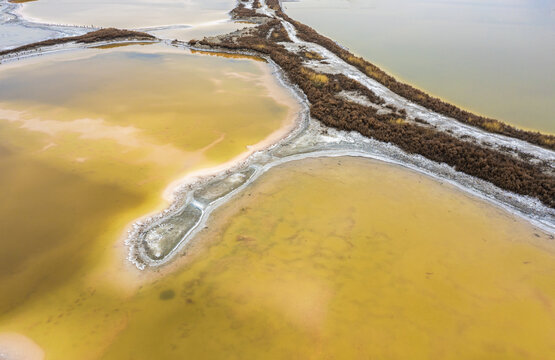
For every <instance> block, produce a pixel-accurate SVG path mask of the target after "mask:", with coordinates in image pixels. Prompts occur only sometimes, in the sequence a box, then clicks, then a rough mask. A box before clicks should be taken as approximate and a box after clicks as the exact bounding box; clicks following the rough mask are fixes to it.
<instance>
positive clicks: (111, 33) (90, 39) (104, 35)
mask: <svg viewBox="0 0 555 360" xmlns="http://www.w3.org/2000/svg"><path fill="white" fill-rule="evenodd" d="M121 40H140V41H149V40H150V41H153V40H156V37H154V36H152V35H150V34H147V33H145V32H140V31H131V30H120V29H115V28H107V29H100V30H96V31H91V32H89V33H86V34H84V35H79V36H68V37H62V38H56V39H49V40H44V41H39V42H36V43H32V44H27V45H23V46H19V47H17V48H14V49H9V50H4V51H0V56H5V55H11V54H20V53H23V52H25V51H31V50H37V49H40V48H43V47H47V46H54V45H60V44H67V43H71V42H75V43H80V44H91V43H96V42H102V41H121Z"/></svg>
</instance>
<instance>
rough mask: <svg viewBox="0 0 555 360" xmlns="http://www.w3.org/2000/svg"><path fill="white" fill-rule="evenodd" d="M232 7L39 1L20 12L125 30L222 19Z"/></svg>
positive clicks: (171, 0) (229, 0) (150, 0)
mask: <svg viewBox="0 0 555 360" xmlns="http://www.w3.org/2000/svg"><path fill="white" fill-rule="evenodd" d="M234 6H235V1H233V0H209V1H200V0H192V1H181V0H117V1H90V0H40V1H35V2H31V3H27V4H25V5H24V7H23V10H22V11H21V13H22V14H23V16H24V17H25V18H28V19H33V20H35V21H39V22H45V23H49V24H71V25H82V26H90V25H92V26H95V27H117V28H126V29H129V28H143V27H155V26H161V25H175V24H187V25H197V24H201V23H206V22H212V21H217V20H225V19H228V18H229V16H228V15H227V12H228V11H229V10H231V9H232V8H233V7H234Z"/></svg>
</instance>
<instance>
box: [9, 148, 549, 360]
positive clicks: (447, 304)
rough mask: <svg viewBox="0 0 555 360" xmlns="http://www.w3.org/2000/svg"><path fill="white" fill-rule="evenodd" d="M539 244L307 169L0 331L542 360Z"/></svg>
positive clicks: (89, 341) (268, 183)
mask: <svg viewBox="0 0 555 360" xmlns="http://www.w3.org/2000/svg"><path fill="white" fill-rule="evenodd" d="M108 223H109V225H108V226H109V227H117V224H116V223H117V221H116V220H114V217H112V218H111V219H110V220H109V221H108ZM114 232H115V231H114ZM549 237H550V236H549V235H548V234H545V233H543V232H541V231H539V230H538V229H535V228H534V227H533V226H531V225H530V224H528V223H526V222H523V221H521V220H519V219H517V218H515V217H513V216H512V215H510V214H508V213H506V212H504V211H503V210H500V209H498V208H495V207H493V206H492V205H490V204H488V203H485V202H483V201H480V200H477V199H475V198H473V197H471V196H469V195H467V194H465V193H462V192H461V191H459V190H456V189H454V188H452V187H451V186H449V185H446V184H441V183H439V182H437V181H435V180H432V179H430V178H428V177H426V176H423V175H420V174H417V173H414V172H412V171H409V170H406V169H404V168H401V167H397V166H391V165H388V164H384V163H381V162H377V161H371V160H366V159H360V158H345V157H343V158H327V159H311V160H302V161H300V162H293V163H289V164H286V165H282V166H280V167H278V168H274V169H272V170H270V171H269V172H268V173H266V174H264V175H263V176H262V177H261V178H260V179H259V180H257V181H256V182H255V183H254V184H253V185H252V187H250V188H249V189H247V190H246V191H245V192H243V193H241V194H240V195H238V196H237V197H236V198H234V199H233V201H232V202H230V203H228V204H226V205H224V206H223V207H222V208H220V209H218V210H216V211H215V212H214V214H213V215H212V218H211V221H210V222H209V224H208V227H207V228H206V229H205V230H204V231H203V232H201V233H200V235H199V237H198V238H197V239H196V240H195V242H194V243H193V244H192V245H191V246H190V247H189V248H188V249H187V250H186V256H180V257H179V258H178V259H176V260H175V261H174V262H173V263H172V264H170V265H169V266H166V267H165V268H162V269H160V270H158V271H157V272H154V273H152V272H142V273H140V272H138V271H137V270H133V268H131V267H125V266H124V267H123V269H125V270H122V267H121V263H120V261H121V259H120V261H105V262H98V261H97V263H96V264H92V261H91V262H89V263H88V264H86V266H85V267H86V268H87V269H86V270H87V271H82V272H81V273H80V274H76V275H75V276H72V277H71V278H69V279H67V280H66V281H65V282H64V283H63V284H61V285H60V286H59V287H57V288H56V289H54V290H52V291H50V292H47V293H43V294H41V295H40V296H35V297H34V299H33V301H29V302H27V303H25V304H24V305H23V306H20V307H19V308H17V309H16V310H14V311H12V312H10V313H8V314H5V315H4V316H2V317H0V332H2V331H10V332H17V333H20V334H24V335H25V336H28V337H29V338H30V339H32V340H33V341H35V342H36V343H37V344H38V345H39V346H41V347H42V348H43V349H44V351H45V352H46V356H47V358H51V359H58V358H79V359H97V358H102V359H175V358H193V359H199V358H202V359H222V358H224V359H253V358H264V359H322V358H329V359H360V358H378V359H407V358H410V359H434V358H441V359H548V358H552V357H553V356H554V355H555V344H554V343H553V341H552V339H553V334H555V316H554V313H553V304H554V301H555V283H554V282H553V277H554V276H555V262H554V260H555V247H554V244H553V240H552V239H550V238H549ZM99 244H100V242H99V241H95V244H93V245H91V246H90V248H91V249H94V251H95V252H96V253H97V254H98V253H102V252H105V253H106V252H107V253H117V251H116V250H114V249H111V248H110V247H109V246H104V247H102V246H100V245H99ZM182 255H183V254H182ZM98 256H99V255H98ZM98 256H97V259H98ZM83 270H85V269H83ZM129 280H131V281H130V282H128V283H126V281H129ZM126 284H132V285H129V286H126Z"/></svg>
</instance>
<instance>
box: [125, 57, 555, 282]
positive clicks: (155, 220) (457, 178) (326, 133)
mask: <svg viewBox="0 0 555 360" xmlns="http://www.w3.org/2000/svg"><path fill="white" fill-rule="evenodd" d="M192 49H194V47H192ZM202 50H206V49H202ZM208 51H212V52H215V53H217V52H221V50H208ZM231 53H235V54H237V53H238V54H241V55H253V53H249V52H231ZM267 61H268V62H269V63H271V64H273V61H272V60H271V59H270V58H267ZM274 66H277V65H275V64H274ZM283 81H284V82H283V84H284V85H285V86H286V87H287V88H288V89H289V90H290V91H292V92H294V93H295V94H297V95H298V96H299V97H300V98H301V99H302V104H303V109H304V116H303V119H301V120H300V122H299V124H298V127H297V129H298V130H299V131H297V132H295V133H293V134H290V136H289V137H288V138H286V139H285V140H284V141H282V142H280V143H277V144H274V145H273V146H271V147H270V148H269V149H268V150H267V151H266V152H265V153H258V154H255V155H258V156H252V157H251V158H249V159H247V161H245V163H242V164H239V165H237V166H236V167H234V168H231V169H228V170H227V171H225V172H224V173H223V174H220V175H219V176H218V175H216V176H207V177H205V178H197V179H194V180H195V181H196V182H193V183H187V184H183V185H182V187H181V188H180V189H177V190H176V195H175V196H174V202H173V203H172V204H171V205H170V206H169V207H168V208H166V209H165V210H164V211H162V212H160V213H158V214H156V215H155V216H151V217H148V218H147V219H143V220H142V221H140V222H137V223H135V224H134V226H133V230H132V231H131V232H130V233H129V234H128V238H127V239H126V244H127V245H128V247H129V253H128V259H129V260H130V261H131V262H132V263H134V264H135V266H137V268H139V269H145V268H146V267H149V268H151V269H156V272H157V273H158V272H164V273H165V271H164V270H162V269H161V267H164V266H166V265H168V264H171V263H172V262H173V261H172V260H173V259H174V257H175V256H176V255H177V254H178V253H181V252H182V251H186V250H187V249H188V246H189V244H190V243H194V239H195V238H196V236H197V234H198V233H199V232H200V231H202V230H203V228H204V226H205V224H207V222H208V221H209V219H210V214H211V213H212V212H213V211H214V210H215V209H217V208H219V207H220V206H221V205H223V204H225V203H227V202H228V201H230V200H231V199H232V198H233V197H234V196H235V195H236V194H237V193H239V192H241V191H243V190H244V189H246V188H247V187H248V186H249V185H250V184H251V183H252V182H254V181H256V179H257V178H258V177H259V176H260V175H262V174H263V173H265V172H266V171H268V170H269V169H271V168H273V167H274V166H277V165H280V164H283V163H285V162H289V161H295V160H302V159H304V158H313V157H337V156H356V157H364V158H371V159H375V160H379V161H383V162H386V163H389V164H395V165H399V166H402V167H404V168H407V169H409V170H412V171H416V172H418V173H422V174H424V175H427V176H430V177H432V178H433V179H434V180H436V181H440V182H448V183H449V184H451V185H453V186H455V187H456V188H458V189H460V190H461V191H463V192H465V193H467V194H468V195H470V196H474V197H476V198H478V199H480V200H483V201H487V202H488V203H491V204H492V205H494V206H496V207H498V208H500V209H502V210H504V211H507V212H508V213H510V214H512V215H515V216H518V217H520V218H522V219H524V220H525V221H527V222H529V223H530V224H531V225H533V226H536V227H538V228H540V229H542V230H543V231H545V232H547V233H550V234H552V233H555V211H552V210H551V209H548V208H546V207H545V206H544V205H542V204H541V203H539V202H538V201H537V200H535V199H532V198H527V197H523V196H520V195H516V194H513V193H509V192H507V191H504V190H501V189H499V188H496V187H494V186H493V185H491V184H489V183H488V182H486V181H483V180H480V179H476V178H474V177H472V176H469V175H466V174H462V173H460V172H458V171H456V170H455V169H453V168H452V167H449V166H445V164H437V163H435V162H433V161H430V160H427V159H422V158H421V157H419V156H414V155H410V154H407V153H404V152H403V151H401V150H400V149H397V148H396V147H394V146H393V145H390V144H384V143H381V142H378V141H376V140H373V139H369V138H366V137H364V136H363V135H360V134H358V133H356V132H345V131H341V130H335V129H333V128H327V127H325V126H324V125H319V123H317V122H316V121H315V120H311V119H309V104H308V101H307V99H306V97H305V96H304V94H303V93H302V92H301V91H300V90H299V89H298V88H297V87H296V86H295V85H292V84H290V83H289V82H288V81H287V80H286V79H283ZM311 126H312V127H316V128H315V129H314V128H310V127H311ZM330 132H331V133H330ZM330 139H331V140H330ZM322 140H323V142H324V143H325V142H326V141H329V142H330V143H331V145H330V146H329V147H328V148H327V149H326V148H325V146H324V148H322V149H318V148H314V144H319V143H322ZM295 142H297V143H300V144H304V145H307V144H308V145H307V147H308V148H301V149H297V150H295V149H294V150H293V152H292V153H291V154H290V155H291V156H287V154H282V155H284V156H283V157H281V158H274V159H273V160H274V161H272V159H271V157H272V155H271V152H275V153H280V152H281V151H283V149H284V148H287V146H291V144H293V146H295V144H294V143H295ZM365 142H366V144H365V146H364V145H363V147H362V148H358V149H357V148H356V145H354V146H355V148H354V149H349V147H350V146H351V147H352V146H353V144H360V143H365ZM295 151H298V153H295ZM286 152H287V151H286ZM260 159H262V162H263V163H262V164H261V165H257V164H256V162H257V160H260ZM264 160H266V161H268V162H264ZM249 167H256V170H255V173H254V174H252V175H251V176H250V178H249V179H248V180H247V181H246V182H245V183H243V184H241V185H240V186H238V187H236V188H233V189H232V191H231V192H229V193H226V194H225V195H224V196H222V197H219V198H217V199H216V200H214V201H212V202H209V203H208V204H207V205H204V206H202V213H201V215H200V217H199V219H198V220H197V221H196V223H194V224H193V225H192V227H191V228H190V229H188V230H187V233H186V234H185V235H184V237H183V238H181V239H179V241H178V242H177V244H175V245H174V246H173V247H172V248H171V250H170V251H169V252H168V253H167V254H165V255H164V256H163V257H162V258H161V259H158V260H155V259H152V258H149V255H147V253H146V252H145V251H144V248H142V246H143V245H144V244H143V242H142V240H141V238H142V236H144V234H145V233H148V232H149V231H151V230H152V229H155V228H156V227H159V226H161V225H162V224H163V223H164V221H167V219H171V217H172V216H174V215H175V214H176V213H178V212H179V211H180V210H183V209H184V208H186V207H187V206H189V205H191V204H195V203H196V204H195V206H197V205H198V202H197V201H196V200H195V199H194V198H193V195H192V194H194V193H195V192H197V191H198V190H199V189H202V188H203V187H207V186H208V187H209V186H210V182H211V181H212V182H215V183H217V182H218V181H220V182H223V181H225V179H226V178H230V177H232V176H233V175H234V174H238V173H241V171H245V169H247V168H249ZM188 204H189V205H188ZM522 209H527V211H523V210H522Z"/></svg>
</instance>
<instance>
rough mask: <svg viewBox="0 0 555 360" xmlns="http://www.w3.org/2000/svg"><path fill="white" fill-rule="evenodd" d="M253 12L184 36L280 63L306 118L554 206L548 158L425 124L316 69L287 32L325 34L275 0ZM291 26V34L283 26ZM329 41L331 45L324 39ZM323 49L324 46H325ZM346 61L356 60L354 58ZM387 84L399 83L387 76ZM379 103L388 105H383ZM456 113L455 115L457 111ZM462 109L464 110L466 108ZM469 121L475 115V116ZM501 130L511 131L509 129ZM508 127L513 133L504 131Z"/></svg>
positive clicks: (534, 138)
mask: <svg viewBox="0 0 555 360" xmlns="http://www.w3.org/2000/svg"><path fill="white" fill-rule="evenodd" d="M242 5H243V4H242V3H240V4H239V6H242ZM266 5H268V7H266ZM243 6H244V5H243ZM253 11H255V10H253ZM259 12H260V17H264V18H268V19H267V20H266V21H264V23H263V24H262V25H259V26H258V27H256V28H252V29H248V30H244V31H240V32H236V33H232V34H228V35H224V36H219V37H212V38H205V39H203V40H199V41H196V40H192V41H191V42H189V45H191V46H194V47H198V48H207V49H222V50H225V51H237V52H245V51H246V52H255V53H260V54H263V55H266V56H269V57H270V58H271V59H272V60H273V61H274V62H275V63H276V64H277V65H278V66H279V67H280V68H282V69H283V71H284V72H285V73H286V75H287V77H288V79H289V80H290V81H291V82H292V83H293V84H295V85H296V86H298V87H299V88H300V89H301V90H302V92H303V93H304V94H306V96H307V99H308V101H309V103H310V114H311V116H312V117H314V118H317V119H318V120H320V121H321V122H323V123H324V124H325V125H328V126H331V127H334V128H337V129H340V130H347V131H357V132H359V133H361V134H362V135H364V136H367V137H371V138H374V139H377V140H380V141H384V142H388V143H392V144H395V145H396V146H398V147H400V148H401V149H403V150H404V151H406V152H408V153H412V154H419V155H422V156H424V157H426V158H428V159H430V160H433V161H435V162H438V163H445V164H448V165H450V166H452V167H453V168H455V169H456V170H458V171H461V172H464V173H466V174H468V175H471V176H475V177H478V178H480V179H483V180H486V181H489V182H491V183H492V184H494V185H496V186H498V187H500V188H502V189H504V190H508V191H511V192H514V193H517V194H521V195H526V196H531V197H535V198H537V199H539V200H540V201H541V202H543V203H544V204H545V205H547V206H549V207H551V208H555V177H554V176H553V163H552V162H551V161H550V160H549V159H541V158H536V159H532V158H530V156H529V155H527V154H526V153H522V152H519V151H518V150H516V151H515V150H514V149H511V148H508V149H501V148H500V147H494V146H488V144H487V141H485V143H484V142H478V141H474V140H473V139H465V138H461V137H459V136H454V135H452V134H450V133H448V132H444V131H441V130H438V129H437V128H435V127H434V126H430V125H429V124H428V123H427V122H426V120H425V119H420V118H411V117H409V116H407V111H406V110H405V109H403V108H399V107H397V106H395V105H392V104H387V102H388V101H387V99H384V98H382V97H381V96H379V95H378V94H376V93H375V92H373V91H372V90H370V89H369V88H368V87H365V86H364V85H363V84H361V82H359V81H356V80H354V79H352V78H350V77H347V76H345V75H342V74H341V73H340V72H336V73H333V71H327V72H326V73H324V71H319V69H325V68H326V67H328V68H329V67H333V64H330V63H329V61H326V59H324V58H323V57H322V56H320V55H319V54H314V53H312V52H311V51H310V50H309V49H306V50H303V48H302V45H303V43H302V42H300V43H299V42H294V41H292V40H291V38H292V37H297V36H298V38H300V39H303V38H304V39H306V40H302V41H303V42H304V43H306V44H308V43H311V42H312V41H310V40H311V39H318V41H315V43H318V42H321V43H325V41H324V39H326V38H324V37H322V36H321V35H318V34H317V33H316V32H315V31H314V30H312V29H310V28H308V27H305V26H301V25H300V24H299V23H296V22H294V23H291V21H292V20H291V19H290V18H289V17H288V16H287V15H285V14H284V13H283V12H282V11H281V7H280V6H279V2H277V1H275V0H268V1H267V3H266V4H263V5H262V7H261V9H259V10H258V12H256V13H259ZM248 16H249V17H251V18H252V17H253V16H254V15H253V13H252V12H249V14H248ZM291 24H292V25H293V28H294V33H292V31H291V29H290V27H291ZM287 27H289V29H287ZM290 35H291V36H290ZM327 40H329V39H327ZM329 42H330V43H333V44H335V43H334V42H333V41H331V40H329ZM291 43H296V45H299V44H300V46H296V47H295V46H292V45H290V44H291ZM318 45H320V44H318ZM323 47H324V48H326V46H323ZM328 47H330V48H332V49H333V50H334V51H338V53H339V54H338V56H339V57H340V58H343V57H346V56H347V55H346V54H347V53H344V52H343V51H346V50H343V49H342V48H341V47H339V46H338V45H336V48H334V47H333V46H331V45H328ZM338 49H341V50H342V51H341V52H340V51H339V50H338ZM330 51H331V50H330ZM334 51H332V52H334ZM349 56H350V55H349ZM344 61H345V60H344ZM351 62H354V63H357V61H355V60H352V61H351ZM365 64H366V63H365ZM365 66H366V65H365ZM365 71H366V69H365ZM365 73H366V72H365ZM383 81H384V82H386V81H385V80H383ZM386 83H387V82H386ZM395 84H400V83H398V82H395ZM407 86H409V85H407ZM393 87H394V89H393V90H394V91H395V90H398V89H401V88H404V89H408V87H403V86H401V85H399V86H397V87H395V86H393ZM398 91H399V92H402V91H401V90H398ZM345 93H347V94H349V93H351V94H352V93H355V94H357V95H360V96H362V97H363V98H365V99H366V100H368V101H369V103H371V104H373V105H374V106H367V105H363V104H361V103H360V102H358V103H357V102H355V101H348V100H345V99H344V97H341V96H338V95H339V94H345ZM415 94H416V93H415ZM418 94H419V93H418ZM415 96H416V95H415ZM413 97H414V96H413ZM430 98H431V97H430ZM426 99H428V98H426ZM408 100H412V99H410V98H409V99H408ZM421 102H422V103H426V104H427V102H430V104H432V105H430V106H431V107H432V109H431V110H432V111H435V110H436V108H438V107H440V105H438V104H440V103H438V102H437V101H432V100H426V101H424V100H422V101H421ZM433 104H436V105H433ZM384 105H385V106H384ZM384 107H385V108H388V109H389V110H390V111H384V109H383V108H384ZM450 109H451V107H450ZM453 111H454V110H453ZM443 112H448V111H443ZM455 112H457V111H455ZM440 113H441V112H440ZM457 113H461V114H463V113H462V110H460V111H458V112H457ZM464 114H465V116H467V115H466V113H464ZM472 119H478V117H477V115H475V116H473V117H472ZM484 119H485V118H484ZM456 120H459V119H456ZM456 120H453V121H456ZM473 121H474V120H473ZM476 122H477V123H476V124H473V125H478V126H479V123H482V124H483V126H482V127H483V128H484V130H485V131H486V132H491V131H493V132H494V133H497V132H498V131H501V130H500V129H505V130H503V131H504V132H506V133H504V134H503V135H504V136H507V137H511V138H517V139H519V140H522V139H521V138H525V139H524V140H527V141H529V142H530V143H533V144H536V145H538V144H537V143H538V142H540V144H539V145H541V146H543V147H546V148H549V149H552V148H553V145H554V144H555V141H554V139H555V138H554V137H553V136H551V135H543V134H539V133H532V132H527V131H524V130H518V129H515V128H513V127H510V126H509V125H506V124H503V126H502V125H499V126H497V125H495V126H493V125H492V126H490V125H484V124H502V123H500V122H497V121H496V122H491V121H490V119H486V120H483V121H481V122H480V121H478V120H476ZM505 125H506V126H505ZM507 129H514V131H513V130H510V131H509V130H507ZM509 132H513V133H510V134H509ZM534 134H535V135H534ZM513 135H514V136H513ZM539 139H543V140H541V141H540V140H539Z"/></svg>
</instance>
